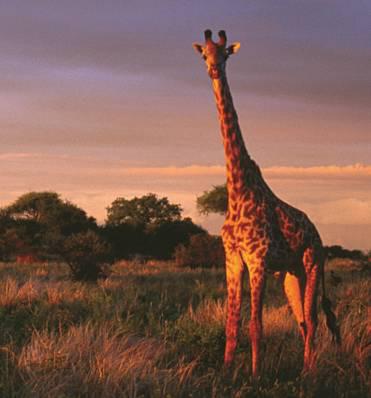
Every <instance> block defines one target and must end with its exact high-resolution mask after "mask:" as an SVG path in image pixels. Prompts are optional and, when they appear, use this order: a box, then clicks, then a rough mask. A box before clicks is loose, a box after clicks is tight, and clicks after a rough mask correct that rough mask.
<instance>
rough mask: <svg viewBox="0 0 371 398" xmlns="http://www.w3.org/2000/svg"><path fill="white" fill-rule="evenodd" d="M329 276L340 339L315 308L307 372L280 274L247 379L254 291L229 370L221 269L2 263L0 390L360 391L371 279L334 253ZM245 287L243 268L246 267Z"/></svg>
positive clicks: (270, 289) (17, 393)
mask: <svg viewBox="0 0 371 398" xmlns="http://www.w3.org/2000/svg"><path fill="white" fill-rule="evenodd" d="M329 270H333V271H334V272H335V275H336V276H338V277H340V278H341V283H340V284H337V285H336V286H335V285H334V284H332V283H331V278H330V275H328V276H327V287H328V291H329V295H330V297H331V298H332V299H333V302H334V303H335V302H336V312H337V314H338V317H339V320H340V324H341V330H342V337H343V345H342V347H341V349H336V347H335V345H334V344H332V342H331V336H330V335H329V333H328V331H327V328H326V326H325V323H324V319H323V317H322V314H321V313H320V319H319V326H318V338H317V348H318V349H317V352H318V361H317V369H316V370H315V371H314V372H313V373H312V374H310V375H302V374H301V368H302V356H303V344H302V341H301V337H300V334H299V331H298V328H297V325H296V323H295V320H294V318H293V316H292V314H291V312H290V310H289V308H288V306H287V304H286V301H285V299H284V296H283V293H282V288H281V286H280V284H279V282H278V281H276V280H274V279H269V281H268V284H267V289H266V300H265V307H264V312H263V319H264V342H263V348H262V350H263V370H264V371H263V374H262V377H261V379H260V380H259V383H254V382H253V381H252V379H251V369H250V366H251V365H250V343H249V338H248V318H249V294H245V300H244V303H243V311H242V321H241V333H240V343H239V346H238V350H237V353H236V360H235V363H234V364H233V367H232V370H231V371H230V372H229V373H226V372H225V371H224V370H223V363H222V359H223V350H224V342H225V338H224V324H225V320H226V300H225V277H224V271H223V270H222V269H218V270H215V269H211V270H201V269H188V268H184V269H177V268H175V267H174V265H173V264H171V263H162V264H152V265H150V266H145V265H140V264H134V263H120V264H117V265H116V266H115V267H114V269H113V272H112V274H111V275H110V276H109V278H107V279H105V280H102V281H100V282H99V283H98V284H89V283H87V284H82V283H78V282H72V281H70V280H69V279H68V269H66V267H65V266H64V265H63V264H51V265H49V266H48V265H45V264H42V265H37V264H35V265H31V266H25V265H22V266H20V265H14V264H0V289H1V295H0V327H1V333H0V396H4V397H29V396H35V397H141V396H142V397H164V396H169V397H182V396H185V397H188V396H193V397H207V396H211V397H212V396H215V397H238V396H241V397H243V396H249V397H250V396H252V397H254V396H256V397H260V396H262V397H298V396H303V397H311V396H312V397H320V396H334V397H335V396H336V397H337V396H339V397H366V396H368V394H369V389H368V388H369V385H368V380H370V374H369V360H370V357H371V349H370V339H369V335H370V333H369V332H370V330H369V324H368V310H369V307H368V306H369V304H368V303H369V291H370V282H369V280H368V279H367V275H366V274H365V273H364V272H363V271H361V268H360V267H359V266H357V264H354V263H352V264H351V265H349V264H345V262H339V260H335V261H332V262H330V264H329ZM244 284H245V286H244V289H245V291H246V290H248V289H247V285H248V283H247V275H246V278H245V283H244Z"/></svg>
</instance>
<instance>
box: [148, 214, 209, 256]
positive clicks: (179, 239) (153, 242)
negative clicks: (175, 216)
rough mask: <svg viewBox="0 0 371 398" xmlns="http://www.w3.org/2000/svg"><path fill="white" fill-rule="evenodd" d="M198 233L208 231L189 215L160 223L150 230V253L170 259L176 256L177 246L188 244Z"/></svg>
mask: <svg viewBox="0 0 371 398" xmlns="http://www.w3.org/2000/svg"><path fill="white" fill-rule="evenodd" d="M196 234H207V232H206V231H205V230H204V229H203V228H201V227H200V226H199V225H196V224H195V223H194V222H193V221H192V219H191V218H189V217H186V218H184V219H183V220H177V221H171V222H166V223H162V224H159V225H157V226H156V227H155V228H152V229H151V230H150V231H148V239H147V241H148V254H149V255H150V256H151V257H155V258H158V259H162V260H169V259H170V258H172V257H173V256H174V251H175V248H176V247H177V246H178V245H179V244H183V245H187V244H188V243H189V240H190V238H191V237H192V236H193V235H196Z"/></svg>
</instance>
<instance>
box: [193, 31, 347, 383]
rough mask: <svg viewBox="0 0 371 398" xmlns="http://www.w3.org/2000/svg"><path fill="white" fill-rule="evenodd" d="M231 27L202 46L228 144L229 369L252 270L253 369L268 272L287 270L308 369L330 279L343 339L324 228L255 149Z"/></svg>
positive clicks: (329, 315) (290, 298)
mask: <svg viewBox="0 0 371 398" xmlns="http://www.w3.org/2000/svg"><path fill="white" fill-rule="evenodd" d="M226 44H227V37H226V34H225V32H224V31H220V32H219V41H218V42H214V41H213V40H212V33H211V31H210V30H206V31H205V44H204V45H201V44H194V45H193V46H194V48H195V50H196V51H197V52H199V53H200V54H201V55H202V57H203V59H204V60H205V63H206V67H207V72H208V75H209V76H210V78H211V80H212V85H213V90H214V95H215V101H216V106H217V109H218V114H219V121H220V128H221V134H222V139H223V145H224V153H225V161H226V173H227V190H228V210H227V215H226V219H225V222H224V225H223V227H222V238H223V244H224V249H225V254H226V279H227V291H228V305H227V309H228V315H227V324H226V346H225V354H224V363H225V365H226V366H229V365H230V364H231V362H232V360H233V357H234V352H235V349H236V345H237V338H238V329H239V321H240V312H241V298H242V277H243V271H244V267H245V266H247V268H248V271H249V281H250V290H251V317H250V338H251V344H252V373H253V375H254V376H257V375H258V373H259V368H260V362H261V358H260V341H261V337H262V331H263V328H262V304H263V295H264V285H265V278H266V274H267V272H279V273H281V275H282V277H283V281H284V290H285V293H286V296H287V299H288V301H289V304H290V306H291V308H292V311H293V313H294V315H295V318H296V320H297V322H298V324H299V327H300V331H301V334H302V336H303V340H304V369H305V370H310V369H311V368H312V367H313V365H314V358H315V352H314V337H315V332H316V327H317V312H316V308H317V294H318V284H319V281H320V279H321V280H322V307H323V309H324V311H325V315H326V317H327V320H328V322H327V324H328V326H329V328H330V330H331V331H332V333H333V334H334V336H335V338H336V340H337V342H340V333H339V328H338V326H337V323H336V318H335V315H334V313H333V312H332V310H331V308H330V302H329V300H328V299H327V298H326V295H325V284H324V263H325V256H324V250H323V246H322V242H321V238H320V236H319V233H318V231H317V229H316V228H315V226H314V225H313V223H312V222H311V221H310V220H309V218H308V217H307V216H306V214H304V213H303V212H302V211H300V210H298V209H296V208H294V207H292V206H290V205H289V204H287V203H285V202H283V201H282V200H280V199H279V198H278V197H277V196H276V195H275V194H274V193H273V192H272V190H271V189H270V188H269V186H268V185H267V183H266V182H265V181H264V179H263V177H262V174H261V172H260V169H259V167H258V165H257V164H256V163H255V162H254V160H252V159H251V157H250V155H249V154H248V152H247V150H246V147H245V144H244V141H243V137H242V134H241V130H240V126H239V123H238V117H237V112H236V110H235V107H234V105H233V101H232V96H231V92H230V89H229V85H228V82H227V76H226V61H227V59H228V58H229V56H230V55H232V54H235V53H236V52H237V51H238V50H239V48H240V44H239V43H234V44H232V45H230V46H227V45H226Z"/></svg>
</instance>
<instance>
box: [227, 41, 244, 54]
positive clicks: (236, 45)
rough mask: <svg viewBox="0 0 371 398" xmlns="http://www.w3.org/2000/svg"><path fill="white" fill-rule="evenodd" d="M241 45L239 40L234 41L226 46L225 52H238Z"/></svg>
mask: <svg viewBox="0 0 371 398" xmlns="http://www.w3.org/2000/svg"><path fill="white" fill-rule="evenodd" d="M240 47H241V43H240V42H238V41H237V42H236V43H233V44H231V45H230V46H229V47H228V48H227V54H228V55H231V54H236V53H237V52H238V50H239V49H240Z"/></svg>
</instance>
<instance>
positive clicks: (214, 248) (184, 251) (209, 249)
mask: <svg viewBox="0 0 371 398" xmlns="http://www.w3.org/2000/svg"><path fill="white" fill-rule="evenodd" d="M175 262H176V265H177V266H179V267H187V266H189V267H205V268H210V267H221V266H223V265H224V262H225V254H224V248H223V244H222V240H221V238H220V237H219V236H212V235H209V234H197V235H193V236H191V238H190V240H189V244H188V245H187V246H185V245H179V246H177V247H176V249H175Z"/></svg>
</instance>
